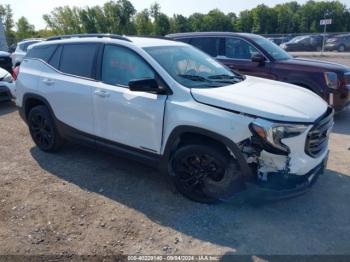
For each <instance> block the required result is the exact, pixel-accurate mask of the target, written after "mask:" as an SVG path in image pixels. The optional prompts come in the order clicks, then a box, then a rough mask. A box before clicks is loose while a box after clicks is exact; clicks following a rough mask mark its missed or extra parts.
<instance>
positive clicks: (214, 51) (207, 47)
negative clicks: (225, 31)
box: [191, 37, 222, 57]
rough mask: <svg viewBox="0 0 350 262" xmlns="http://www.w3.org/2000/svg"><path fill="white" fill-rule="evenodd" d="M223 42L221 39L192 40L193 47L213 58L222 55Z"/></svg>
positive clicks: (204, 38) (199, 38)
mask: <svg viewBox="0 0 350 262" xmlns="http://www.w3.org/2000/svg"><path fill="white" fill-rule="evenodd" d="M221 42H222V41H221V38H219V37H198V38H193V39H192V40H191V45H193V46H195V47H197V48H198V49H200V50H202V51H204V52H205V53H207V54H208V55H210V56H212V57H217V56H219V55H221V53H222V52H221V49H222V48H221V46H222V45H221Z"/></svg>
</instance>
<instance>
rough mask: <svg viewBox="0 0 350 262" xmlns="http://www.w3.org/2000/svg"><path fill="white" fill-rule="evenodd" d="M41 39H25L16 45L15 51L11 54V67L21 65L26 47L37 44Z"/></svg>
mask: <svg viewBox="0 0 350 262" xmlns="http://www.w3.org/2000/svg"><path fill="white" fill-rule="evenodd" d="M41 41H43V39H26V40H23V41H21V42H19V43H18V44H17V45H16V49H15V50H14V52H13V53H11V58H12V64H13V66H18V65H20V64H21V63H22V60H23V57H24V56H25V55H26V53H27V50H28V47H29V46H30V45H32V44H35V43H39V42H41Z"/></svg>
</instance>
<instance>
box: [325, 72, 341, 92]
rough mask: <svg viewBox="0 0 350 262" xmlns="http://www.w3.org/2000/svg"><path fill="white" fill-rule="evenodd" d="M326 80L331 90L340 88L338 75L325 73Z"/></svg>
mask: <svg viewBox="0 0 350 262" xmlns="http://www.w3.org/2000/svg"><path fill="white" fill-rule="evenodd" d="M324 79H325V80H326V84H327V86H328V87H329V88H331V89H337V88H338V86H339V81H338V75H337V74H336V73H334V72H325V73H324Z"/></svg>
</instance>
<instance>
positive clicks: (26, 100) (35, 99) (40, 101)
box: [20, 93, 54, 122]
mask: <svg viewBox="0 0 350 262" xmlns="http://www.w3.org/2000/svg"><path fill="white" fill-rule="evenodd" d="M22 101H23V102H22V108H21V109H20V114H21V116H22V118H23V119H24V120H25V121H26V122H27V119H28V115H29V112H30V110H31V109H32V108H34V107H35V106H38V105H44V106H46V107H47V108H48V110H49V111H50V114H51V115H52V116H53V117H54V114H53V111H52V108H51V106H50V104H49V102H48V101H47V100H46V99H45V98H44V97H42V96H41V95H38V94H33V93H27V94H25V95H24V96H23V100H22Z"/></svg>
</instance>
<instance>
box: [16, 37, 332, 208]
mask: <svg viewBox="0 0 350 262" xmlns="http://www.w3.org/2000/svg"><path fill="white" fill-rule="evenodd" d="M16 87H17V100H16V103H17V106H18V107H19V110H20V114H21V116H22V118H23V119H24V120H25V121H26V122H27V124H28V126H29V130H30V134H31V136H32V138H33V140H34V142H35V143H36V145H37V146H38V147H39V148H40V149H42V150H43V151H46V152H54V151H56V150H58V149H59V148H60V146H61V145H62V143H63V141H64V140H74V141H79V142H84V143H88V144H90V145H92V146H93V147H96V148H103V149H107V150H110V151H111V152H115V153H118V154H119V155H125V156H130V157H131V158H133V159H137V160H141V161H143V162H145V163H147V164H151V165H155V166H157V167H159V168H160V169H161V170H163V171H165V172H166V173H167V174H169V175H170V177H171V178H172V180H173V181H174V183H175V185H176V187H177V188H178V190H179V191H180V192H181V193H183V194H184V195H185V196H187V197H188V198H190V199H193V200H196V201H201V202H207V203H210V202H215V201H217V200H227V199H229V198H231V197H232V196H233V195H234V194H236V193H238V192H242V191H244V190H245V189H247V188H250V190H252V191H249V192H256V194H258V195H259V197H264V198H265V197H266V198H269V197H287V196H288V197H290V196H293V195H297V194H300V193H302V192H304V191H305V190H307V189H308V188H309V187H310V186H311V185H312V184H313V182H314V181H315V180H316V178H317V177H318V175H319V174H320V173H322V171H323V170H324V168H325V165H326V162H327V158H328V136H329V132H330V129H331V127H332V125H333V110H332V109H331V108H329V107H328V106H327V104H326V103H325V102H324V101H323V100H322V99H321V98H319V97H318V96H317V95H315V94H313V93H312V92H310V91H308V90H306V89H303V88H299V87H297V86H293V85H290V84H286V83H281V82H275V81H270V80H266V79H260V78H255V77H248V76H247V77H245V76H242V75H239V74H236V73H233V72H231V71H230V70H228V69H227V68H226V67H224V66H223V65H221V64H219V63H218V62H216V61H215V60H213V59H212V58H211V57H209V56H208V55H206V54H204V53H203V52H201V51H199V50H198V49H196V48H194V47H192V46H190V45H187V44H185V43H181V42H173V41H168V40H162V39H155V38H141V37H121V36H116V35H75V36H63V37H54V38H51V39H48V40H47V41H45V42H42V43H39V44H35V45H33V46H31V47H30V49H29V51H28V54H27V56H26V58H25V59H24V61H23V63H22V64H21V66H20V72H19V75H18V78H17V81H16Z"/></svg>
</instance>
